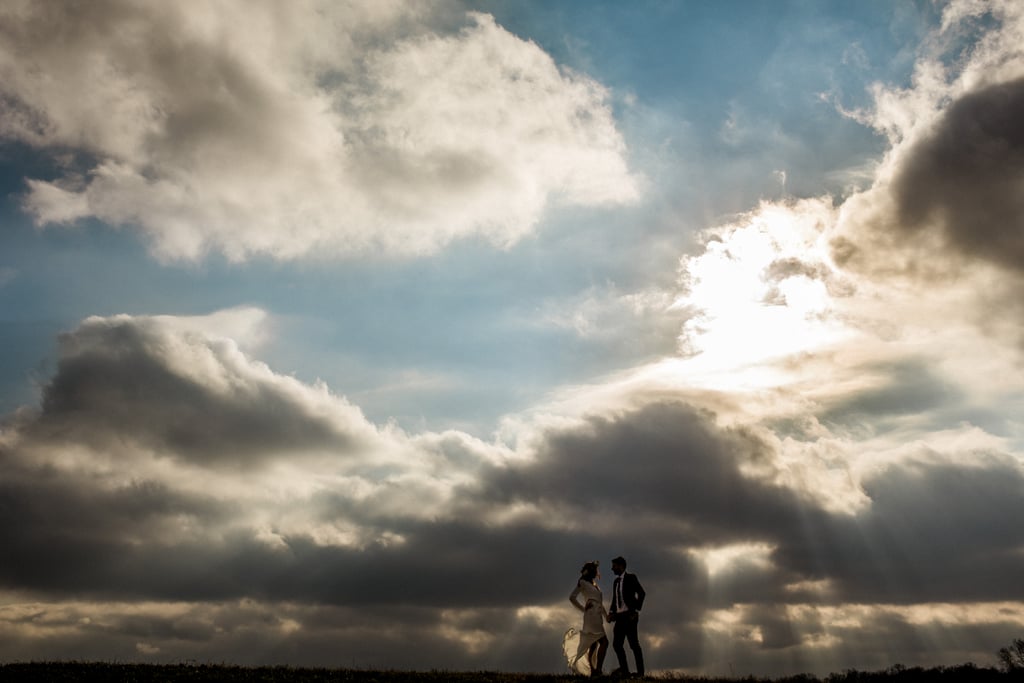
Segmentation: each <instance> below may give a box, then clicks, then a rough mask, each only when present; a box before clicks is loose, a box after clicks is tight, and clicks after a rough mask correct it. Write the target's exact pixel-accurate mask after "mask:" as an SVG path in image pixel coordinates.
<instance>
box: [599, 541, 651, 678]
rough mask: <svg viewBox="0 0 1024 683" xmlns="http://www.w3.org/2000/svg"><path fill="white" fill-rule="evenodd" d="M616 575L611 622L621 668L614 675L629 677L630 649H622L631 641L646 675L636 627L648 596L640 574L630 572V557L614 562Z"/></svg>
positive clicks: (613, 647) (638, 670) (638, 667)
mask: <svg viewBox="0 0 1024 683" xmlns="http://www.w3.org/2000/svg"><path fill="white" fill-rule="evenodd" d="M612 572H614V573H615V583H614V584H613V585H612V609H611V611H610V612H609V614H608V620H609V621H612V622H614V623H615V626H614V629H613V631H614V636H613V638H612V649H613V650H615V656H616V657H618V658H619V668H618V669H616V670H615V671H614V672H613V673H616V674H619V675H621V676H628V675H629V663H628V662H627V661H626V648H624V647H623V646H622V643H623V641H629V649H630V650H632V651H633V659H635V660H636V672H637V674H639V675H640V676H643V675H644V651H643V650H641V649H640V639H639V638H638V637H637V633H636V627H637V621H638V620H639V619H640V608H641V607H643V606H644V596H645V595H646V593H644V589H643V586H641V585H640V579H638V578H636V574H630V573H628V572H627V571H626V558H624V557H621V556H620V557H616V558H615V559H614V560H612Z"/></svg>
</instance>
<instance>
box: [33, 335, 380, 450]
mask: <svg viewBox="0 0 1024 683" xmlns="http://www.w3.org/2000/svg"><path fill="white" fill-rule="evenodd" d="M250 370H252V368H251V367H248V366H246V365H245V363H244V362H243V363H242V364H239V354H238V350H237V348H235V346H234V344H233V343H231V342H228V341H227V340H211V339H207V338H202V337H200V336H198V335H187V334H179V333H175V332H171V331H169V330H167V329H166V328H164V327H162V326H161V325H160V324H159V323H157V322H154V321H153V320H149V319H132V318H110V319H103V320H101V319H94V320H89V321H86V322H85V323H84V324H83V325H82V326H81V327H79V328H78V329H77V330H75V331H74V332H71V333H68V334H65V335H62V337H61V340H60V360H59V362H58V364H57V371H56V374H55V376H54V377H53V379H52V381H50V382H49V383H48V384H47V385H46V387H45V388H44V392H43V401H42V414H41V415H40V417H39V419H38V420H37V421H36V422H35V423H34V425H33V427H32V431H33V432H34V433H37V434H39V435H44V436H45V437H47V438H52V439H57V440H66V441H78V442H84V443H90V444H93V445H96V446H108V445H110V442H111V441H113V442H117V443H122V442H124V441H125V440H127V441H129V442H134V443H136V444H139V445H141V446H144V447H148V448H152V449H155V450H157V451H158V452H160V453H163V454H170V455H173V456H175V457H178V458H181V459H183V460H191V461H197V462H202V463H206V464H212V463H219V464H229V465H235V466H242V465H252V464H255V463H258V462H259V461H261V460H264V459H265V458H267V457H268V456H269V455H271V454H272V453H274V452H278V451H282V450H286V451H295V450H302V449H314V448H324V449H331V450H332V451H334V452H337V453H343V452H345V451H347V450H351V449H352V448H353V447H354V446H355V445H356V444H357V442H358V441H359V437H358V436H357V435H356V434H354V433H351V432H346V431H345V430H344V427H343V426H342V425H340V424H339V423H338V422H337V421H332V420H331V419H329V418H328V416H325V415H322V414H315V413H314V412H313V410H311V409H310V408H309V406H307V405H303V403H302V401H301V400H300V398H299V397H298V396H297V395H296V393H295V392H291V391H289V390H288V388H287V387H286V386H283V385H282V384H281V383H280V382H276V381H275V378H274V377H273V376H270V375H269V373H268V374H267V376H260V375H259V374H258V373H252V372H249V371H250ZM338 413H339V414H338V415H337V417H338V418H347V419H348V420H349V422H350V423H351V424H352V425H353V427H354V428H355V429H354V431H356V430H359V431H362V430H365V428H366V425H365V424H364V423H362V418H361V415H359V413H358V411H357V410H355V409H350V410H349V414H348V415H345V414H344V412H343V411H342V410H339V411H338Z"/></svg>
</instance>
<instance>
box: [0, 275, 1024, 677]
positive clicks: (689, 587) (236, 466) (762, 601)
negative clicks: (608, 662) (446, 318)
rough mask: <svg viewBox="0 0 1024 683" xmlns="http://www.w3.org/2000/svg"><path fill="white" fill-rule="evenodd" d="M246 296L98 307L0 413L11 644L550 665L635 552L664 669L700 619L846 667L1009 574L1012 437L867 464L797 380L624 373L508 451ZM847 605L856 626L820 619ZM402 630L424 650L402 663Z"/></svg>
mask: <svg viewBox="0 0 1024 683" xmlns="http://www.w3.org/2000/svg"><path fill="white" fill-rule="evenodd" d="M784 270H785V271H786V272H790V271H791V270H793V269H790V268H785V269H784ZM796 271H798V272H800V273H804V272H805V269H803V268H796V269H795V271H794V272H796ZM771 277H774V276H771ZM240 316H241V317H248V318H253V319H258V317H259V316H258V314H257V312H253V311H250V312H248V313H246V312H244V311H234V312H228V313H223V314H215V315H212V316H208V317H202V318H191V319H183V320H177V319H175V318H172V317H169V316H161V317H131V316H115V317H111V318H90V319H88V320H86V321H83V323H82V324H81V325H80V326H79V327H78V328H77V329H75V330H73V331H71V332H68V333H67V334H65V335H64V336H63V337H62V341H61V347H60V348H61V358H60V360H59V362H58V363H57V366H56V370H55V374H54V377H53V379H52V380H51V381H50V382H49V384H48V385H47V387H46V391H45V392H44V400H43V403H42V405H41V407H40V408H39V409H38V410H36V411H22V412H21V413H20V414H19V415H18V416H16V417H15V418H13V419H12V420H9V421H8V422H7V423H6V425H5V426H4V431H3V432H2V434H0V466H2V467H3V470H4V472H5V477H4V481H3V483H2V484H0V542H2V543H3V545H4V547H5V548H8V549H9V550H10V551H11V553H12V556H14V557H17V558H18V561H17V562H11V563H5V564H4V565H3V566H2V567H0V586H2V588H3V590H7V591H12V592H14V593H15V594H17V596H19V597H17V598H16V599H12V600H9V601H6V602H5V607H4V608H2V609H0V630H2V631H3V632H4V633H5V634H6V636H5V638H4V642H7V643H17V644H18V647H19V648H22V649H20V650H19V651H21V652H39V653H45V652H48V651H51V650H49V648H52V647H54V646H55V644H56V645H59V646H60V647H66V648H67V650H66V651H67V652H69V653H70V652H81V653H83V656H85V657H96V656H99V655H98V654H97V653H106V655H107V656H110V657H115V656H117V657H124V658H126V659H133V658H136V657H144V658H146V659H148V660H152V659H154V658H157V659H159V658H164V657H166V658H167V659H168V661H173V660H175V658H177V659H178V660H180V659H195V658H202V657H208V658H209V657H218V658H224V657H228V658H233V657H234V655H235V654H237V661H239V662H248V663H260V662H266V661H282V660H288V661H300V660H301V661H303V662H309V663H323V664H331V665H350V664H351V660H350V657H352V656H357V657H358V658H359V663H361V664H367V665H373V664H377V665H385V664H387V665H394V666H405V665H407V666H409V667H416V668H421V667H423V666H425V665H426V663H434V664H436V665H437V666H447V667H472V666H488V665H489V666H501V667H504V668H510V669H520V670H522V669H525V670H551V669H552V668H553V667H555V666H556V664H554V663H553V658H554V655H551V656H549V655H548V654H545V650H544V647H545V646H547V645H551V646H552V648H553V647H554V644H556V643H557V641H558V638H559V636H560V633H561V632H562V631H564V629H565V628H567V627H568V626H569V625H573V624H574V623H575V619H576V618H577V617H576V615H575V614H574V613H573V612H572V611H571V609H570V608H569V606H568V603H567V601H566V599H565V598H566V596H567V595H568V590H569V588H571V585H572V582H573V581H574V580H575V578H574V577H575V569H576V567H578V566H579V564H580V562H581V561H582V559H588V558H591V557H598V558H599V559H604V560H607V557H606V555H609V554H619V553H624V554H626V555H627V556H628V557H629V558H630V561H631V565H632V566H633V567H634V568H636V570H637V571H638V572H640V574H641V576H642V578H643V579H644V582H645V585H646V587H647V588H648V591H649V593H650V594H651V595H652V599H651V601H650V605H649V607H648V609H645V622H644V624H645V626H644V628H645V633H646V634H648V637H649V638H650V640H649V641H648V642H649V647H650V649H651V655H652V657H653V659H652V662H655V661H656V662H657V666H658V668H672V667H681V668H685V667H700V666H705V665H707V664H708V661H709V660H708V657H709V650H707V649H703V648H702V647H699V646H698V643H700V642H706V643H707V644H708V647H712V644H714V645H713V647H722V646H724V643H725V642H726V641H727V640H728V639H734V640H735V642H736V645H735V647H736V648H737V649H738V650H739V651H742V652H746V654H745V655H743V656H749V657H750V658H751V661H754V660H756V661H765V662H770V661H773V660H772V657H774V656H775V655H766V654H765V652H774V653H779V652H785V653H789V656H797V657H801V658H806V659H807V661H811V660H812V659H813V657H815V656H820V657H821V658H822V661H828V662H832V661H835V660H834V659H831V658H835V657H839V656H840V655H839V654H838V652H839V650H838V648H840V647H842V646H841V644H839V640H838V639H840V638H841V639H843V642H850V640H851V639H856V638H868V637H869V634H870V633H873V632H875V631H876V630H878V629H881V630H882V631H883V632H886V633H896V632H902V631H901V629H907V630H908V632H909V631H912V630H913V628H912V627H910V626H907V625H906V620H905V619H904V618H902V617H899V618H896V617H895V616H894V614H895V612H894V610H895V607H894V606H895V605H909V606H914V608H915V609H917V608H919V607H920V606H923V605H929V604H932V603H934V602H941V603H963V604H975V605H988V604H995V603H1002V602H1005V601H1009V600H1017V599H1020V597H1021V596H1020V591H1019V588H1018V587H1017V585H1016V583H1015V577H1017V576H1019V574H1020V571H1021V570H1024V567H1022V566H1021V558H1024V553H1022V552H1021V549H1022V548H1024V537H1021V535H1020V534H1019V533H1017V531H1015V530H1014V529H1013V520H1014V519H1016V518H1017V517H1019V515H1020V514H1022V513H1024V510H1019V511H1016V512H1015V510H1016V508H1017V507H1019V501H1020V500H1021V497H1020V495H1019V491H1020V490H1022V487H1024V470H1022V468H1021V465H1020V463H1019V462H1018V461H1017V460H1016V459H1015V458H1013V457H1012V456H1010V455H1007V454H1006V453H1004V452H1000V451H999V450H998V449H997V448H993V447H989V448H988V449H986V450H984V451H979V450H976V449H975V450H972V448H973V445H972V444H977V443H978V442H977V441H974V442H971V441H970V440H963V439H961V440H960V441H958V440H957V439H955V438H952V437H950V436H948V435H947V436H946V437H945V438H943V439H940V440H939V441H941V443H942V444H944V447H945V450H943V451H938V450H929V449H927V448H923V447H919V446H910V447H906V448H907V452H905V453H904V454H903V455H901V456H899V457H892V458H890V459H889V460H888V461H880V460H874V461H871V462H872V463H873V464H862V466H860V467H859V468H853V467H851V465H850V463H854V462H856V460H855V459H854V458H852V457H851V456H852V454H853V453H854V452H855V451H856V450H857V449H858V448H860V447H861V446H862V445H864V444H865V443H867V442H864V441H857V440H856V439H855V438H854V437H852V436H849V435H847V436H843V435H841V434H833V433H831V432H829V431H828V430H827V429H825V428H819V429H818V430H817V431H814V430H810V431H805V432H793V433H792V434H791V435H790V436H788V437H786V438H785V439H782V438H780V437H779V436H778V435H777V434H776V433H775V432H773V431H772V429H771V428H772V427H773V425H775V424H776V423H774V422H773V420H774V419H777V418H779V417H780V414H784V413H785V405H786V402H785V401H783V402H782V407H781V408H780V409H779V410H778V411H775V412H774V413H773V414H771V415H767V416H766V415H764V414H760V413H758V412H757V411H739V412H735V411H734V412H732V413H729V412H717V406H725V405H728V402H727V401H724V400H723V401H720V402H718V403H716V401H715V400H714V397H713V395H712V394H711V393H709V392H704V393H700V392H690V393H689V394H688V395H687V393H686V392H676V393H675V394H674V395H666V394H665V393H664V392H662V393H661V394H658V393H657V392H649V393H645V392H643V391H639V390H637V388H636V387H632V388H631V389H630V390H629V391H627V398H628V399H629V400H624V401H620V402H619V403H618V407H613V405H612V404H611V403H606V404H600V403H599V404H597V405H596V406H595V407H594V408H592V409H591V410H590V411H588V412H584V413H582V414H580V415H576V416H573V415H568V414H566V415H563V416H562V417H561V418H560V419H555V418H554V417H553V416H548V417H546V418H545V417H537V418H536V421H535V422H534V423H533V424H532V425H530V426H528V428H526V429H524V431H523V432H522V437H523V438H521V439H520V440H519V441H518V442H517V445H516V446H515V447H514V448H510V447H508V446H504V445H502V444H500V443H487V442H483V441H480V440H478V439H474V438H472V437H469V436H468V435H465V434H462V433H460V432H457V431H449V432H444V433H423V434H416V435H407V434H404V433H401V432H398V431H396V430H393V429H389V428H381V427H377V426H375V425H372V424H370V423H368V422H367V421H366V420H365V419H363V418H362V417H361V415H360V414H359V412H358V410H357V409H356V408H355V407H354V406H352V405H350V404H349V403H348V402H347V401H345V400H344V399H342V398H340V397H337V396H335V395H334V394H332V393H330V392H329V391H327V390H326V389H325V388H323V387H316V386H309V385H304V384H302V383H300V382H298V381H296V380H294V379H291V378H287V377H282V376H280V375H277V374H275V373H274V372H273V371H271V370H270V369H269V368H267V367H266V366H264V365H262V364H260V363H258V362H257V361H255V360H253V359H251V358H250V357H249V356H247V355H246V354H245V353H243V352H242V351H240V350H239V348H238V347H237V345H234V344H232V343H231V342H230V340H228V339H226V338H225V337H223V336H220V335H218V334H217V333H216V332H215V331H214V328H216V327H217V326H218V325H227V326H228V327H229V328H235V329H243V330H245V329H249V327H248V326H246V325H238V324H237V322H236V321H237V319H238V318H239V317H240ZM883 370H884V368H883ZM899 371H901V372H915V371H916V370H914V369H913V368H910V369H907V368H903V369H901V370H899ZM924 377H926V378H927V373H924ZM922 381H925V380H922ZM867 405H874V404H873V403H871V401H868V402H867ZM930 406H931V404H929V403H927V402H925V403H924V404H923V405H921V406H920V407H919V408H918V410H927V409H929V407H930ZM271 408H272V410H271ZM826 409H832V410H836V408H835V406H834V405H833V406H830V405H826V404H821V405H819V406H818V407H817V410H818V411H819V412H818V415H820V416H821V417H822V419H824V415H825V412H824V411H825V410H826ZM268 411H269V412H268ZM814 414H815V413H814V412H812V414H811V416H810V417H811V418H813V416H814ZM990 446H995V447H997V446H998V443H997V442H990ZM867 447H869V448H872V449H878V448H879V444H878V443H875V444H874V445H871V446H867ZM830 448H831V449H836V448H839V449H842V453H843V456H842V457H843V458H846V470H845V471H846V476H848V477H852V480H853V485H854V486H856V487H858V488H859V490H860V491H861V495H862V500H861V501H860V503H859V504H858V505H853V506H842V505H840V506H829V505H827V504H825V502H824V501H825V499H827V498H828V497H829V496H831V495H832V491H831V490H830V489H826V490H825V491H821V490H817V489H816V487H817V486H819V484H820V481H821V480H819V479H815V478H814V477H813V476H809V475H808V473H809V472H811V473H813V470H814V466H813V464H812V463H811V462H810V461H813V460H814V459H816V458H820V459H821V467H822V468H826V467H835V466H836V465H837V464H838V463H841V462H843V460H842V458H840V459H838V460H836V459H833V460H828V459H827V458H826V455H825V454H826V452H827V451H828V449H830ZM798 463H802V467H803V470H801V469H800V467H799V466H798ZM847 485H849V484H847ZM836 490H840V489H836ZM951 501H955V502H956V503H955V506H954V507H952V508H951V507H950V502H951ZM638 528H639V529H642V530H643V531H642V533H638V531H637V529H638ZM69 566H71V567H75V568H76V570H75V571H74V572H71V573H70V574H69V572H68V571H67V567H69ZM979 572H983V573H984V577H985V578H984V580H983V581H982V580H979V579H978V576H979ZM857 605H859V606H860V607H859V608H858V607H856V606H857ZM856 609H860V610H861V611H860V612H859V613H858V616H857V623H856V625H854V624H853V622H852V621H850V620H849V619H847V620H846V621H843V620H842V619H840V618H839V617H836V616H835V614H832V613H836V614H838V613H843V612H844V611H845V612H850V611H851V610H856ZM978 609H981V608H978ZM364 612H368V613H370V614H371V615H372V616H370V617H369V618H368V619H364V620H358V621H359V625H358V627H356V626H355V625H353V623H352V618H351V617H352V615H353V614H356V613H360V614H361V613H364ZM830 614H832V616H829V615H830ZM1022 618H1024V617H1021V616H1020V615H1018V616H1016V617H1014V616H1008V617H1006V619H1007V620H1009V622H1011V623H1018V622H1019V621H1021V619H1022ZM836 619H839V621H838V622H835V620H836ZM851 619H852V617H851ZM893 619H896V621H895V622H893V621H892V620H893ZM833 622H835V623H833ZM992 623H993V622H992V621H991V619H989V620H988V621H986V620H984V619H981V620H980V621H979V622H978V626H977V628H979V629H984V628H994V627H993V626H992ZM727 624H731V625H727ZM843 624H845V625H843ZM742 629H746V631H742V633H746V634H747V635H745V636H744V635H742V634H741V633H740V631H741V630H742ZM497 634H504V637H499V636H498V635H497ZM751 634H754V635H751ZM755 635H756V638H755ZM741 636H742V637H741ZM748 636H749V637H748ZM357 640H358V642H360V643H364V644H365V648H364V649H362V650H360V652H355V651H353V650H350V649H345V648H344V647H343V648H342V650H344V656H343V657H342V656H341V655H339V654H338V653H339V652H341V650H339V649H338V647H339V646H338V643H339V642H341V643H343V644H344V643H351V642H356V641H357ZM139 643H142V644H144V646H145V647H142V648H139V647H138V644H139ZM254 643H258V644H260V647H259V648H257V649H256V650H253V649H252V646H253V644H254ZM327 643H330V644H331V645H330V647H328V646H327ZM396 643H403V644H404V646H405V647H406V648H407V649H406V650H405V652H406V655H404V656H407V657H408V659H407V660H401V661H399V660H395V659H389V654H388V653H389V652H390V648H392V647H394V646H395V644H396ZM409 643H419V644H420V645H419V646H413V647H411V648H410V647H409ZM748 646H749V648H750V649H749V650H748V649H746V648H747V647H748ZM12 647H13V646H12ZM879 647H880V646H879ZM246 652H259V653H261V654H260V655H259V656H258V657H256V658H254V657H253V656H252V655H249V654H245V653H246ZM878 656H879V657H881V655H878ZM922 656H925V657H932V656H934V652H932V651H930V650H929V651H928V653H927V654H926V655H922ZM339 657H341V658H339ZM367 659H369V660H372V661H367ZM232 661H235V660H234V659H232ZM780 666H782V665H780ZM780 670H784V667H783V669H780Z"/></svg>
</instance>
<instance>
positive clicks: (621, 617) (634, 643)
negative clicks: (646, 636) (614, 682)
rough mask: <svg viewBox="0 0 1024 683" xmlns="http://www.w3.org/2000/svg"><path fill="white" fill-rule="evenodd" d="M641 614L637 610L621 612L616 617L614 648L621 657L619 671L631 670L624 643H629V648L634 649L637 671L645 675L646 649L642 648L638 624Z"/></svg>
mask: <svg viewBox="0 0 1024 683" xmlns="http://www.w3.org/2000/svg"><path fill="white" fill-rule="evenodd" d="M639 617H640V615H639V614H637V613H636V612H620V613H619V614H618V615H617V616H616V618H615V627H614V628H613V629H612V649H613V650H615V656H616V657H617V658H618V659H619V671H621V672H622V673H627V672H629V663H628V662H627V661H626V648H624V647H623V643H625V642H628V643H629V649H630V650H632V651H633V659H635V660H636V672H637V673H638V674H640V675H641V676H643V675H644V651H643V650H642V649H640V638H639V636H638V635H637V624H638V621H639Z"/></svg>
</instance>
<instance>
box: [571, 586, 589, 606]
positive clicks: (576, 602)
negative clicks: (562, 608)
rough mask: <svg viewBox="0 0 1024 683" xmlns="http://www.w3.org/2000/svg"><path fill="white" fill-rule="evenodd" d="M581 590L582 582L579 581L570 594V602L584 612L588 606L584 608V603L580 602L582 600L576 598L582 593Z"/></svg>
mask: <svg viewBox="0 0 1024 683" xmlns="http://www.w3.org/2000/svg"><path fill="white" fill-rule="evenodd" d="M580 590H581V588H580V584H579V583H577V584H576V588H575V589H574V590H573V592H572V593H570V594H569V602H571V603H572V604H573V605H574V606H575V607H576V609H578V610H579V611H581V612H584V611H586V608H584V607H583V605H581V604H580V601H579V600H577V599H576V596H577V595H579V594H580Z"/></svg>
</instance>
